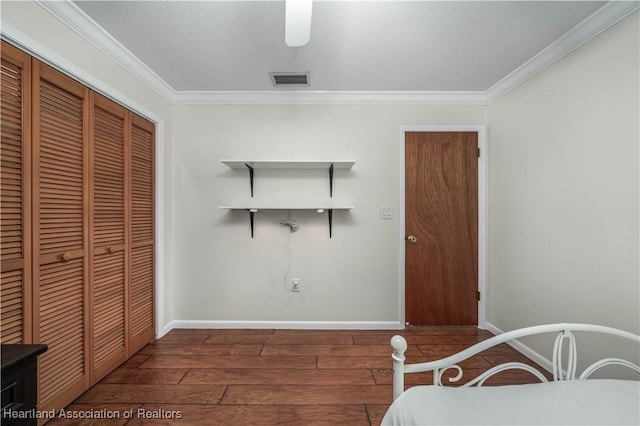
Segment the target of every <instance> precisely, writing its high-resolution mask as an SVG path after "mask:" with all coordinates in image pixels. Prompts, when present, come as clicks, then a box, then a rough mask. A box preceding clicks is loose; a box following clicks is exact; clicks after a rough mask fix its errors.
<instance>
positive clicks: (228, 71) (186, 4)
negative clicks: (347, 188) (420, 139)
mask: <svg viewBox="0 0 640 426" xmlns="http://www.w3.org/2000/svg"><path fill="white" fill-rule="evenodd" d="M74 3H75V4H76V5H77V6H78V7H80V8H81V9H82V10H83V11H84V12H85V13H86V14H87V15H89V16H90V17H91V18H92V19H93V20H94V21H96V22H97V23H98V24H99V25H100V26H102V27H103V28H104V29H105V30H106V31H107V32H109V33H110V34H111V36H112V37H114V38H115V39H116V40H117V41H119V42H120V43H121V44H122V45H123V46H125V47H126V48H127V49H128V50H129V51H130V52H131V53H133V54H134V55H135V56H137V57H138V58H139V59H140V60H141V61H142V62H144V63H145V64H146V65H147V66H148V67H149V68H150V69H151V70H153V71H154V72H155V73H156V74H157V75H158V76H159V77H160V78H162V79H163V80H164V81H165V82H166V83H167V84H169V85H170V86H171V87H172V88H173V89H174V90H176V91H242V90H247V91H253V90H267V91H268V90H276V88H274V87H273V86H272V83H271V80H270V78H269V73H270V72H279V71H287V72H290V71H300V72H310V73H311V86H310V87H309V88H308V90H314V91H485V90H487V89H489V88H490V87H491V86H492V85H493V84H495V83H497V82H498V81H500V80H501V79H502V78H504V77H505V76H506V75H508V74H509V73H511V72H512V71H513V70H514V69H516V68H517V67H518V66H520V65H522V64H523V63H524V62H526V61H527V60H528V59H530V58H531V57H532V56H534V55H535V54H537V53H538V52H540V51H541V50H542V49H544V48H545V47H547V46H548V45H549V44H550V43H552V42H553V41H555V40H556V39H558V38H559V37H560V36H562V35H563V34H565V33H566V32H567V31H569V30H570V29H571V28H573V27H574V26H575V25H577V24H578V23H580V22H581V21H582V20H584V19H585V18H586V17H588V16H589V15H591V14H592V13H593V12H595V11H596V10H598V9H599V8H600V7H601V6H603V5H604V4H605V3H606V2H596V1H584V2H581V1H548V2H547V1H528V2H527V1H502V2H487V1H470V2H467V1H444V2H440V1H322V0H316V1H315V2H314V4H313V15H312V23H311V41H310V42H309V43H308V44H307V45H306V46H303V47H295V48H292V47H288V46H286V45H285V42H284V1H200V2H193V1H176V2H173V1H169V2H167V1H117V2H114V1H76V2H74Z"/></svg>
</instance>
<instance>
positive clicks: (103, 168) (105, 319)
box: [89, 94, 128, 383]
mask: <svg viewBox="0 0 640 426" xmlns="http://www.w3.org/2000/svg"><path fill="white" fill-rule="evenodd" d="M92 96H93V99H94V102H93V109H92V113H93V120H92V123H93V128H92V134H91V138H90V139H91V158H92V160H93V161H92V170H91V182H92V185H91V188H92V192H91V231H92V232H91V235H90V239H91V244H90V245H91V259H92V263H91V265H92V266H91V276H90V280H89V282H90V283H91V285H90V294H91V306H92V309H91V326H90V330H91V342H92V346H91V353H92V356H91V363H92V375H91V382H92V383H96V382H97V381H98V380H100V379H101V378H102V377H104V375H106V374H107V373H108V372H110V371H111V370H112V369H113V368H115V367H117V366H118V365H119V364H121V363H122V362H124V361H125V360H126V357H127V339H126V330H125V315H126V307H125V297H126V289H125V277H126V276H127V273H126V271H127V266H128V265H126V256H125V253H126V247H125V239H126V238H125V230H126V224H125V199H126V197H125V129H126V128H127V125H128V120H126V117H127V111H126V110H125V109H124V108H123V107H121V106H119V105H117V104H116V103H114V102H112V101H110V100H108V99H106V98H104V97H102V96H100V95H97V94H93V95H92Z"/></svg>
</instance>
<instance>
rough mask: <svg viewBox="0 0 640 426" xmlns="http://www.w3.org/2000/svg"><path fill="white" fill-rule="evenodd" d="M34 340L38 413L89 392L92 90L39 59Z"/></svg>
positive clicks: (36, 78)
mask: <svg viewBox="0 0 640 426" xmlns="http://www.w3.org/2000/svg"><path fill="white" fill-rule="evenodd" d="M32 72H33V87H32V90H33V105H32V109H33V116H32V119H33V124H34V126H33V182H32V183H33V195H34V196H33V266H34V267H33V292H34V308H33V310H34V312H33V314H34V315H33V321H34V327H33V341H34V342H35V343H46V344H47V345H48V346H49V349H48V351H47V352H46V353H45V354H43V355H42V356H40V358H39V361H40V371H39V404H38V408H39V409H40V410H50V409H54V408H55V409H59V408H62V407H64V406H65V405H66V404H68V403H69V402H70V401H71V400H72V399H73V398H75V397H77V396H78V395H80V394H81V393H82V392H83V391H85V390H86V389H87V387H88V385H89V374H88V368H87V367H88V351H87V350H86V348H87V347H88V346H89V345H88V343H89V339H88V333H87V329H88V320H89V318H88V285H87V283H88V273H89V267H88V266H89V256H88V243H89V232H88V229H89V214H88V210H89V196H88V193H89V191H88V188H89V179H88V174H89V167H88V160H89V155H88V150H87V149H86V146H87V145H86V143H85V141H87V140H88V132H89V126H88V121H89V89H88V88H86V87H84V86H83V85H81V84H80V83H78V82H76V81H74V80H72V79H70V78H69V77H67V76H65V75H63V74H61V73H60V72H58V71H56V70H54V69H53V68H51V67H49V66H47V65H45V64H43V63H41V62H38V61H36V60H35V59H34V60H33V69H32Z"/></svg>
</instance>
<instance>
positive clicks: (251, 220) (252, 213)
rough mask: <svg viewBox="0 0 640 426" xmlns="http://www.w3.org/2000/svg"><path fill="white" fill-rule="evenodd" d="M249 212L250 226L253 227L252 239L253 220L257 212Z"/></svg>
mask: <svg viewBox="0 0 640 426" xmlns="http://www.w3.org/2000/svg"><path fill="white" fill-rule="evenodd" d="M248 212H249V225H250V226H251V238H253V219H254V216H255V215H256V212H254V211H251V210H248Z"/></svg>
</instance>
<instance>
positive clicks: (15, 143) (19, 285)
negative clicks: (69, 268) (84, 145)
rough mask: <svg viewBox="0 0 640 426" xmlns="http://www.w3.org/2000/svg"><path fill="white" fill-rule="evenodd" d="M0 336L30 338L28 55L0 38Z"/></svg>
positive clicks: (5, 340) (14, 340)
mask: <svg viewBox="0 0 640 426" xmlns="http://www.w3.org/2000/svg"><path fill="white" fill-rule="evenodd" d="M0 97H1V98H0V127H1V135H0V149H1V151H2V152H1V153H0V161H1V164H0V167H1V168H2V169H1V170H2V172H1V180H0V197H1V198H2V200H1V204H0V206H1V207H0V259H1V261H2V266H1V268H2V271H1V273H0V283H1V288H0V294H2V298H1V306H0V325H1V330H0V333H1V334H0V340H1V341H2V343H31V199H30V197H31V195H30V194H31V192H30V190H31V170H30V164H31V163H30V154H31V137H30V136H31V124H30V123H31V58H30V57H29V56H28V55H26V54H25V53H23V52H21V51H19V50H18V49H15V48H14V47H13V46H11V45H9V44H7V43H5V42H4V41H3V42H2V65H1V74H0Z"/></svg>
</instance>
